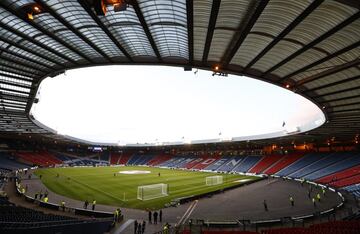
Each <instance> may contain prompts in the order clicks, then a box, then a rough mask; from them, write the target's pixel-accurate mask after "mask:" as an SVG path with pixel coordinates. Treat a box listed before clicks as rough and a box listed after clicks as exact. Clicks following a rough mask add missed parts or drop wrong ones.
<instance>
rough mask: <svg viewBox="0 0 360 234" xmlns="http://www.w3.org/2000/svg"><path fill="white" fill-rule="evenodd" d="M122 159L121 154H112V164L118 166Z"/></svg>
mask: <svg viewBox="0 0 360 234" xmlns="http://www.w3.org/2000/svg"><path fill="white" fill-rule="evenodd" d="M120 157H121V154H118V153H110V164H111V165H116V164H119V159H120Z"/></svg>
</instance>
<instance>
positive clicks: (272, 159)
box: [249, 154, 282, 173]
mask: <svg viewBox="0 0 360 234" xmlns="http://www.w3.org/2000/svg"><path fill="white" fill-rule="evenodd" d="M281 157H282V156H281V155H276V154H274V155H267V156H264V157H263V158H262V159H261V160H260V161H259V162H258V163H257V164H256V165H255V166H254V167H253V168H251V169H250V170H249V172H250V173H261V172H263V171H264V170H265V169H267V168H269V167H270V166H272V165H273V164H274V163H276V162H277V161H279V160H280V159H281Z"/></svg>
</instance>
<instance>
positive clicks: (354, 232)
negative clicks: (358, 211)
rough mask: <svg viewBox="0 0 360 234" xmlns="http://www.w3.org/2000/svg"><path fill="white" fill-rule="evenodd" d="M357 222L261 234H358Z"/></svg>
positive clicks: (269, 231) (271, 231)
mask: <svg viewBox="0 0 360 234" xmlns="http://www.w3.org/2000/svg"><path fill="white" fill-rule="evenodd" d="M359 230H360V222H359V221H334V222H328V223H320V224H315V225H312V226H310V227H309V228H278V229H271V230H263V231H262V232H261V234H358V233H359Z"/></svg>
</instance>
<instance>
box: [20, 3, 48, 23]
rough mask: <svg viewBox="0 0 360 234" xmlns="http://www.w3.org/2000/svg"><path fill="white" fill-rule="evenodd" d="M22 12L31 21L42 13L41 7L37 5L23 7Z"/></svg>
mask: <svg viewBox="0 0 360 234" xmlns="http://www.w3.org/2000/svg"><path fill="white" fill-rule="evenodd" d="M23 10H24V12H25V14H26V17H27V18H28V19H29V20H33V19H34V16H35V15H39V14H41V13H43V12H44V10H43V9H42V8H41V6H40V5H39V4H37V3H31V4H27V5H25V6H23Z"/></svg>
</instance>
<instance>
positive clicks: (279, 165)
mask: <svg viewBox="0 0 360 234" xmlns="http://www.w3.org/2000/svg"><path fill="white" fill-rule="evenodd" d="M302 156H303V155H302V154H288V155H285V156H283V157H282V158H281V159H280V160H279V161H277V162H276V163H275V164H273V165H272V166H270V167H269V168H268V169H266V170H265V171H264V173H265V174H268V175H273V174H275V173H276V172H278V171H280V170H282V169H284V168H286V167H287V166H289V165H291V164H292V163H293V162H295V161H296V160H298V159H300V158H301V157H302Z"/></svg>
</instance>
